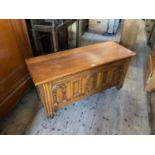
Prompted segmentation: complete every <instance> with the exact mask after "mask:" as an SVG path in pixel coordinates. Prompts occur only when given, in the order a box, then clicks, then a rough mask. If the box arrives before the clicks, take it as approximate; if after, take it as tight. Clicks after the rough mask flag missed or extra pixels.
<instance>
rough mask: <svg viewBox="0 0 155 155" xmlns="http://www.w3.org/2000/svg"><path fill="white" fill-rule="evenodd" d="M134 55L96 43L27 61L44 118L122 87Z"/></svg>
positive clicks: (123, 49)
mask: <svg viewBox="0 0 155 155" xmlns="http://www.w3.org/2000/svg"><path fill="white" fill-rule="evenodd" d="M134 55H135V53H133V52H132V51H130V50H128V49H126V48H124V47H123V46H120V45H118V44H116V43H114V42H105V43H98V44H94V45H89V46H85V47H80V48H76V49H71V50H67V51H63V52H58V53H54V54H49V55H45V56H39V57H35V58H30V59H27V60H26V63H27V66H28V69H29V72H30V75H31V77H32V79H33V82H34V84H35V85H36V87H37V90H38V92H39V96H40V98H41V100H42V103H43V105H44V108H45V111H46V113H47V116H52V115H53V114H54V112H55V109H57V108H62V107H64V106H66V105H69V104H71V103H74V102H75V101H78V100H80V99H83V98H85V97H87V96H90V95H93V94H95V93H97V92H99V91H101V90H104V89H107V88H110V87H113V86H117V88H121V87H122V85H123V81H124V79H125V74H126V72H127V68H128V65H129V61H130V59H131V57H132V56H134Z"/></svg>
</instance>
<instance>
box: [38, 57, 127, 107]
mask: <svg viewBox="0 0 155 155" xmlns="http://www.w3.org/2000/svg"><path fill="white" fill-rule="evenodd" d="M126 62H127V61H126V60H122V61H118V62H114V63H111V64H106V65H103V66H100V67H97V68H95V69H91V70H88V71H84V72H81V73H78V74H75V75H71V76H68V77H64V78H63V79H59V80H55V81H51V82H48V87H49V89H48V91H49V94H50V95H49V96H50V98H51V99H50V100H51V101H52V102H53V103H50V104H52V105H53V106H54V107H55V108H56V107H57V108H62V107H64V106H66V105H68V104H71V103H73V102H75V101H78V100H80V99H82V98H85V97H87V96H90V95H93V94H95V93H97V92H99V91H101V90H104V89H107V88H110V87H112V86H117V85H119V83H120V80H121V79H122V78H123V76H124V75H123V71H124V67H125V63H126ZM42 85H45V84H42ZM38 88H41V86H38ZM43 102H44V101H43Z"/></svg>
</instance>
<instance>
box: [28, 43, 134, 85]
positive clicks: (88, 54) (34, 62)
mask: <svg viewBox="0 0 155 155" xmlns="http://www.w3.org/2000/svg"><path fill="white" fill-rule="evenodd" d="M134 55H135V53H134V52H132V51H131V50H129V49H127V48H125V47H123V46H121V45H119V44H117V43H114V42H111V41H109V42H104V43H97V44H94V45H89V46H84V47H79V48H75V49H70V50H66V51H62V52H57V53H53V54H48V55H44V56H38V57H33V58H29V59H26V64H27V66H28V69H29V72H30V74H31V76H32V79H33V82H34V83H35V85H39V84H42V83H45V82H48V81H51V80H56V79H58V78H62V77H64V76H67V75H71V74H75V73H78V72H81V71H84V70H88V69H91V68H94V67H97V66H100V65H103V64H107V63H110V62H114V61H117V60H121V59H125V58H129V57H132V56H134Z"/></svg>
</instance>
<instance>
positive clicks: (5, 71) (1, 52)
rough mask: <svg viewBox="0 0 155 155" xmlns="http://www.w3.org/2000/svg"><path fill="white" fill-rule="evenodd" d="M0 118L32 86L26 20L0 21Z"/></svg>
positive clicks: (29, 46)
mask: <svg viewBox="0 0 155 155" xmlns="http://www.w3.org/2000/svg"><path fill="white" fill-rule="evenodd" d="M0 32H1V33H0V38H1V39H0V118H2V117H3V116H4V115H5V114H6V113H7V112H8V111H9V110H11V109H12V107H14V106H15V104H16V103H17V101H18V100H19V99H20V98H21V96H22V95H23V93H24V92H25V91H26V90H27V89H28V87H29V86H30V85H31V84H32V81H31V79H30V76H29V74H28V71H27V68H26V64H25V58H28V57H32V51H31V45H30V42H29V37H28V33H27V27H26V24H25V20H2V19H1V20H0Z"/></svg>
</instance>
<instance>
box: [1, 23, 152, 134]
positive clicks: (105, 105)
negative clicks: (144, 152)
mask: <svg viewBox="0 0 155 155" xmlns="http://www.w3.org/2000/svg"><path fill="white" fill-rule="evenodd" d="M135 51H136V53H137V56H136V57H135V58H134V59H132V62H131V63H130V66H129V69H128V73H127V76H126V79H125V83H124V86H123V88H122V89H120V90H117V89H116V88H111V89H108V90H106V91H103V92H101V93H98V94H96V95H94V96H91V97H88V98H86V99H84V100H81V101H80V102H76V103H75V104H74V105H71V106H68V107H66V108H64V109H61V110H58V111H57V112H56V114H55V117H54V118H50V119H48V118H46V116H45V114H44V110H43V107H42V106H39V107H37V106H38V102H39V100H38V97H37V94H36V91H35V89H34V88H32V89H31V90H30V91H29V92H28V94H27V97H26V98H25V99H23V100H27V102H24V104H23V106H26V104H29V105H31V104H32V105H33V108H34V109H37V110H34V111H35V114H34V115H33V117H31V119H29V122H28V121H27V122H28V123H25V124H24V122H22V121H19V120H22V117H27V116H26V115H22V114H21V113H20V111H19V110H18V107H19V106H20V107H23V106H22V105H21V104H19V105H18V107H17V108H16V109H15V110H14V112H12V113H14V116H15V117H14V118H13V117H12V116H11V114H9V117H8V119H7V118H6V119H5V121H3V122H1V124H0V125H1V126H0V129H1V134H63V135H66V134H75V135H79V134H80V135H81V134H84V135H85V134H88V135H90V134H101V135H103V134H150V125H149V116H148V112H149V100H148V98H147V94H146V92H145V91H144V89H143V87H144V84H143V68H144V64H145V62H146V58H147V56H148V53H149V52H150V50H149V48H148V46H147V45H146V36H145V33H144V25H143V23H142V24H141V28H140V30H139V34H138V39H137V42H136V43H135ZM31 100H33V102H32V103H31ZM39 105H41V104H39ZM23 108H24V107H23ZM30 108H31V106H28V108H27V114H28V109H30ZM31 111H32V110H31ZM33 113H34V112H33ZM15 118H16V119H15ZM9 119H10V120H11V121H9ZM12 122H13V123H12ZM17 122H18V123H17ZM19 122H20V123H19ZM21 124H23V125H21ZM23 126H24V128H22V127H23ZM20 129H21V130H20ZM12 131H14V132H12ZM16 131H18V132H16Z"/></svg>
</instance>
